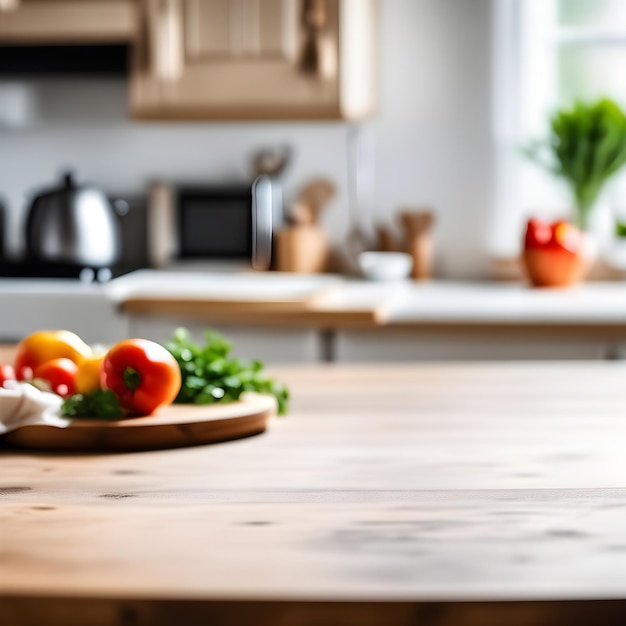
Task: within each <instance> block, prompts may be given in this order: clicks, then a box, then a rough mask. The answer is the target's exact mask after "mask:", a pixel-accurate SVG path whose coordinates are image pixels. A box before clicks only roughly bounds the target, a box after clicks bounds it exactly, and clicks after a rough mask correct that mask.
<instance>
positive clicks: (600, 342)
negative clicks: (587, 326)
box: [334, 327, 614, 363]
mask: <svg viewBox="0 0 626 626" xmlns="http://www.w3.org/2000/svg"><path fill="white" fill-rule="evenodd" d="M613 352H614V344H613V342H612V340H611V338H610V337H608V336H606V337H602V336H599V335H587V336H585V335H584V334H581V333H576V332H573V333H572V334H571V335H568V334H566V333H562V332H558V333H554V334H552V335H550V334H549V333H546V332H533V331H532V330H528V331H527V332H521V333H520V332H517V331H516V330H513V329H512V330H511V331H510V332H507V331H506V329H505V330H499V329H496V330H493V329H490V328H488V327H487V328H484V329H482V330H481V329H475V330H474V329H467V330H462V329H459V330H449V331H446V330H445V329H437V330H436V331H433V330H419V329H417V328H416V329H415V330H413V329H409V330H406V329H393V328H381V329H377V330H372V331H344V330H341V331H339V332H337V334H336V336H335V344H334V357H335V360H336V361H338V362H357V363H358V362H370V361H371V362H384V361H390V362H391V361H493V360H504V361H508V360H523V361H527V360H572V359H606V358H608V357H609V356H611V355H612V354H613Z"/></svg>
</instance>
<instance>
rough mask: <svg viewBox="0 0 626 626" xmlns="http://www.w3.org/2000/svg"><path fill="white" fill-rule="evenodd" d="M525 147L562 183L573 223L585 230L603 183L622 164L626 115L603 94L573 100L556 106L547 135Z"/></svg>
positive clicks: (625, 155)
mask: <svg viewBox="0 0 626 626" xmlns="http://www.w3.org/2000/svg"><path fill="white" fill-rule="evenodd" d="M524 152H525V154H526V155H527V156H529V157H530V158H531V159H532V160H533V161H535V162H536V163H538V164H540V165H541V166H543V167H545V168H546V169H547V170H548V171H549V172H551V173H553V174H554V175H556V176H557V177H559V178H562V179H563V180H564V181H565V182H566V184H567V185H568V187H569V189H570V191H571V194H572V199H573V202H574V209H575V220H574V221H575V224H576V225H577V226H578V227H580V228H581V229H582V230H588V229H589V224H590V217H591V214H592V211H593V207H594V205H595V204H596V201H597V200H598V197H599V196H600V194H601V192H602V190H603V189H604V186H605V185H606V183H607V182H608V181H609V179H610V178H612V177H613V176H614V175H615V174H616V173H617V172H618V171H619V170H620V169H621V168H622V167H623V166H624V165H625V164H626V115H625V114H624V112H623V111H622V109H621V108H620V107H619V106H618V105H617V104H616V103H615V102H613V101H612V100H609V99H608V98H603V99H601V100H599V101H597V102H594V103H589V104H587V103H584V102H576V103H574V105H573V106H572V107H571V108H568V109H560V110H558V111H556V112H555V113H554V115H553V116H552V117H551V119H550V133H549V135H548V137H547V138H546V139H544V140H541V141H535V142H533V143H531V144H530V145H529V146H527V147H526V148H525V149H524Z"/></svg>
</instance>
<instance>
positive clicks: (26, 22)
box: [0, 0, 138, 44]
mask: <svg viewBox="0 0 626 626" xmlns="http://www.w3.org/2000/svg"><path fill="white" fill-rule="evenodd" d="M137 9H138V7H137V4H136V1H135V0H0V44H46V43H50V44H54V43H59V44H74V43H75V44H92V43H94V44H96V43H129V42H131V41H132V40H133V39H134V37H135V33H136V28H137Z"/></svg>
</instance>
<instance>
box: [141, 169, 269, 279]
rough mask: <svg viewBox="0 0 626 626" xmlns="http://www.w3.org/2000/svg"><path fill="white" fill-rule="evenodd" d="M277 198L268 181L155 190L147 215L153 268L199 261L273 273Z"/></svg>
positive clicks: (165, 186)
mask: <svg viewBox="0 0 626 626" xmlns="http://www.w3.org/2000/svg"><path fill="white" fill-rule="evenodd" d="M276 194H277V190H276V189H275V188H274V184H273V183H272V181H271V179H270V178H269V177H267V176H259V177H258V178H256V179H255V180H254V181H253V182H252V184H230V185H181V186H177V185H169V184H164V183H157V184H154V185H153V186H152V187H151V190H150V195H149V200H148V215H147V233H148V260H149V263H150V265H151V266H153V267H165V266H167V265H170V264H171V263H174V262H176V261H185V260H191V259H195V260H206V261H240V262H243V263H245V264H249V265H250V266H251V267H252V268H253V269H257V270H268V269H269V268H270V265H271V258H272V231H273V212H274V204H275V203H274V198H273V196H275V195H276Z"/></svg>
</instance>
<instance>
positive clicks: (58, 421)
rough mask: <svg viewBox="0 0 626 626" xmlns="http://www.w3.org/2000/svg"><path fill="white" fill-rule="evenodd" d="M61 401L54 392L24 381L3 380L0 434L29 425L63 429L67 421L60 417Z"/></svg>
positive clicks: (0, 393) (0, 398) (0, 401)
mask: <svg viewBox="0 0 626 626" xmlns="http://www.w3.org/2000/svg"><path fill="white" fill-rule="evenodd" d="M62 404H63V399H62V398H60V397H59V396H57V395H56V394H54V393H49V392H47V391H40V390H39V389H37V388H36V387H33V386H32V385H30V384H28V383H19V382H17V381H7V382H5V386H4V387H0V435H3V434H4V433H8V432H9V431H11V430H15V429H16V428H20V427H21V426H30V425H32V424H48V425H50V426H57V427H59V428H64V427H65V426H68V425H69V423H70V421H71V420H69V419H65V418H63V417H61V405H62Z"/></svg>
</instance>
